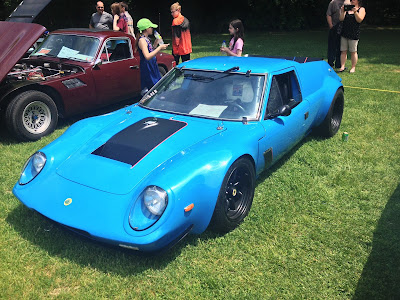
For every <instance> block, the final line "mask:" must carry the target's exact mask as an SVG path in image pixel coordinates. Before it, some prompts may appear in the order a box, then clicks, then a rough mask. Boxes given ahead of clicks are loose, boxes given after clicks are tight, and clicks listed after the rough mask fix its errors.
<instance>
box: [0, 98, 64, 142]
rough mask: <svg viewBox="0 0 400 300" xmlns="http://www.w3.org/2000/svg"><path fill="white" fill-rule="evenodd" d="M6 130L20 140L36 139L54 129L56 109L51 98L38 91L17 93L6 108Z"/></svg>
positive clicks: (56, 118) (56, 115) (56, 116)
mask: <svg viewBox="0 0 400 300" xmlns="http://www.w3.org/2000/svg"><path fill="white" fill-rule="evenodd" d="M5 119H6V124H7V128H8V130H9V131H10V132H11V133H12V134H13V135H14V136H15V137H16V138H17V139H18V140H21V141H36V140H39V139H40V138H41V137H43V136H45V135H48V134H50V133H51V132H53V131H54V129H55V128H56V126H57V121H58V110H57V106H56V104H55V103H54V101H53V99H52V98H51V97H50V96H49V95H47V94H45V93H43V92H40V91H26V92H23V93H21V94H19V95H17V96H16V97H15V98H14V99H13V100H11V102H10V103H9V104H8V106H7V109H6V116H5Z"/></svg>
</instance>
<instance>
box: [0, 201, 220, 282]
mask: <svg viewBox="0 0 400 300" xmlns="http://www.w3.org/2000/svg"><path fill="white" fill-rule="evenodd" d="M6 221H7V222H8V223H9V224H10V225H11V226H12V227H13V229H14V230H15V231H17V232H18V233H19V234H20V236H21V237H22V238H23V239H25V240H27V241H29V242H31V243H32V244H34V245H36V246H38V247H40V248H41V249H43V250H44V251H45V252H47V253H48V254H49V255H50V256H54V257H60V258H63V259H64V258H65V259H67V260H69V261H71V262H73V263H76V264H78V265H80V266H82V268H86V267H91V268H95V269H97V270H100V271H102V272H104V273H114V274H118V275H121V276H131V275H134V274H138V273H142V272H143V271H146V270H148V269H156V270H162V269H164V268H165V267H167V266H168V264H169V263H170V262H171V261H173V260H175V259H176V257H178V256H179V255H180V254H181V252H182V250H183V248H185V247H187V246H188V245H191V246H196V245H197V244H198V242H199V240H203V241H204V240H207V239H214V238H217V237H219V236H221V235H219V234H217V233H213V232H210V231H206V232H205V233H203V234H202V235H201V236H199V235H189V236H187V237H186V238H185V239H183V240H182V241H180V242H179V243H178V244H176V245H175V246H173V247H172V248H170V249H167V250H165V251H163V252H159V253H150V254H149V253H143V252H137V251H134V250H129V249H124V248H119V247H117V246H112V245H108V244H105V243H101V242H98V241H95V240H91V239H89V238H86V237H83V236H81V235H79V234H76V233H74V232H72V231H70V230H68V229H66V228H64V227H63V226H61V225H60V224H58V223H56V222H53V221H51V220H49V219H47V218H45V217H43V216H42V215H40V214H39V213H37V212H35V211H32V210H30V209H28V208H27V207H26V206H24V205H22V204H20V205H18V207H17V208H15V209H14V210H13V211H12V212H11V213H10V214H8V216H7V218H6ZM199 237H200V239H199Z"/></svg>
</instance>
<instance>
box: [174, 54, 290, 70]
mask: <svg viewBox="0 0 400 300" xmlns="http://www.w3.org/2000/svg"><path fill="white" fill-rule="evenodd" d="M296 64H298V63H297V62H295V61H292V60H286V59H283V58H267V57H234V56H228V57H226V56H209V57H202V58H197V59H195V60H190V61H186V62H184V63H181V64H180V65H179V66H178V68H179V67H184V68H187V69H198V70H215V71H226V70H228V69H230V68H234V67H239V70H238V71H237V72H242V73H246V72H247V71H248V70H251V73H271V72H274V71H278V70H282V69H286V68H290V67H293V66H294V65H296Z"/></svg>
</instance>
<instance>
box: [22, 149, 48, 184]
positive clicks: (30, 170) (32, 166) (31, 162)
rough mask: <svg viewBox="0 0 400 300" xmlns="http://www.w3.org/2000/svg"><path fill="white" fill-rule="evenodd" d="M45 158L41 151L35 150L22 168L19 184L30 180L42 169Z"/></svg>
mask: <svg viewBox="0 0 400 300" xmlns="http://www.w3.org/2000/svg"><path fill="white" fill-rule="evenodd" d="M46 160H47V158H46V155H45V154H44V153H43V152H36V153H35V154H33V155H32V156H31V157H29V159H28V160H27V161H26V163H25V165H24V167H23V169H22V172H21V176H20V178H19V184H21V185H24V184H27V183H29V182H31V181H32V180H33V179H34V178H35V177H36V176H37V175H38V174H39V173H40V171H42V169H43V167H44V165H45V164H46Z"/></svg>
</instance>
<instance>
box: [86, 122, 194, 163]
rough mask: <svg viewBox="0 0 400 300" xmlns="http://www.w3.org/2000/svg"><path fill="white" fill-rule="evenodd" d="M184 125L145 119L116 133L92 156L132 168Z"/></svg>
mask: <svg viewBox="0 0 400 300" xmlns="http://www.w3.org/2000/svg"><path fill="white" fill-rule="evenodd" d="M186 125H187V123H185V122H181V121H176V120H167V119H156V118H145V119H142V120H140V121H139V122H136V123H134V124H132V125H130V126H129V127H127V128H125V129H124V130H121V131H120V132H118V133H117V134H116V135H114V136H113V137H112V138H110V139H109V140H108V141H107V142H106V143H105V144H103V145H102V146H100V147H99V148H97V149H96V150H94V151H93V152H92V154H95V155H98V156H103V157H106V158H110V159H113V160H117V161H120V162H123V163H127V164H129V165H131V166H132V167H134V166H135V165H136V164H137V163H138V162H139V161H141V160H142V159H143V158H144V157H145V156H146V155H148V154H149V153H150V152H151V151H153V150H154V149H155V148H157V147H158V146H159V145H160V144H161V143H163V142H164V141H165V140H167V139H168V138H170V137H171V136H172V135H174V134H175V133H176V132H178V131H179V130H181V129H182V128H184V127H185V126H186Z"/></svg>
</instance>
